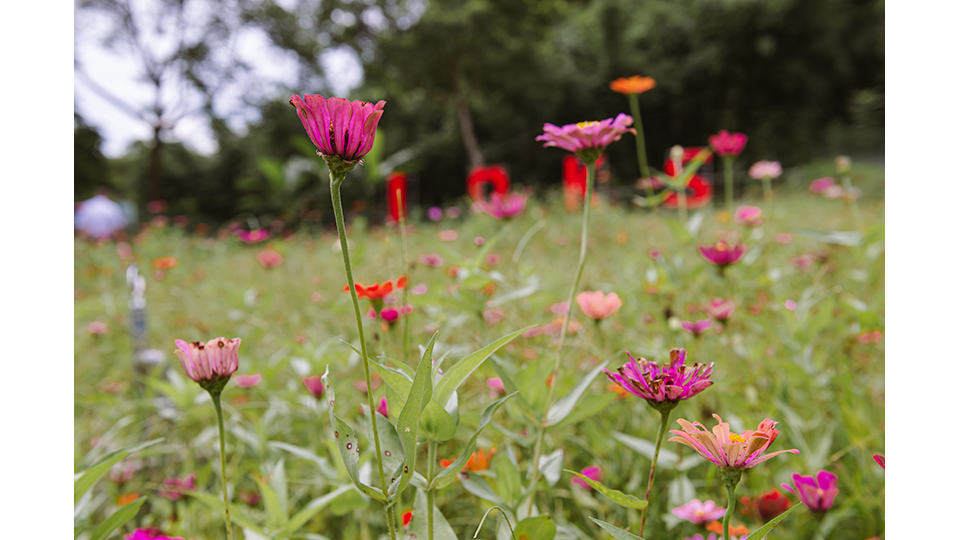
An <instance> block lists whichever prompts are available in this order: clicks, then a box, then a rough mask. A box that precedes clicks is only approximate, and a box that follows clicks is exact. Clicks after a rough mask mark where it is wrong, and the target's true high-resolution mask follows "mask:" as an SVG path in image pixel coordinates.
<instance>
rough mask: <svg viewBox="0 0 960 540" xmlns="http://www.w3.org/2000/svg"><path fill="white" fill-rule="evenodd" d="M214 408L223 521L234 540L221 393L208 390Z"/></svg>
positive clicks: (230, 539)
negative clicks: (218, 438) (221, 487)
mask: <svg viewBox="0 0 960 540" xmlns="http://www.w3.org/2000/svg"><path fill="white" fill-rule="evenodd" d="M208 392H210V399H212V400H213V406H214V407H215V408H216V409H217V427H218V428H219V430H220V479H221V480H223V519H224V520H226V522H227V523H226V524H227V539H228V540H232V539H233V527H232V526H231V525H230V497H228V496H227V453H226V444H225V442H224V437H225V433H224V431H223V410H221V409H220V392H217V391H215V390H208Z"/></svg>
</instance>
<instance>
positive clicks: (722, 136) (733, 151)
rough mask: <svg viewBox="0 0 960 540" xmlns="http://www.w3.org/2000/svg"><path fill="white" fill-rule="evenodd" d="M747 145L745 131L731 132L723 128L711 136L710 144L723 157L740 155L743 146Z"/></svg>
mask: <svg viewBox="0 0 960 540" xmlns="http://www.w3.org/2000/svg"><path fill="white" fill-rule="evenodd" d="M746 145H747V136H746V135H744V134H743V133H730V132H729V131H727V130H725V129H721V130H720V133H717V134H716V135H711V136H710V146H712V147H713V149H714V150H715V151H716V152H717V155H719V156H721V157H734V156H739V155H740V152H743V147H744V146H746Z"/></svg>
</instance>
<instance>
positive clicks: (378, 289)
mask: <svg viewBox="0 0 960 540" xmlns="http://www.w3.org/2000/svg"><path fill="white" fill-rule="evenodd" d="M353 285H354V287H356V289H357V298H360V299H363V298H366V299H368V300H370V301H371V302H374V303H376V302H378V301H380V302H382V301H383V298H384V297H385V296H387V295H388V294H390V293H392V292H393V289H394V282H393V281H392V280H387V281H384V282H383V283H382V284H381V283H380V282H379V281H377V282H376V283H374V284H373V285H364V284H362V283H357V282H354V284H353ZM406 286H407V276H400V277H399V278H397V282H396V288H397V289H403V288H404V287H406ZM343 292H350V286H349V285H344V286H343Z"/></svg>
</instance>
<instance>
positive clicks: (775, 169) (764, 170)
mask: <svg viewBox="0 0 960 540" xmlns="http://www.w3.org/2000/svg"><path fill="white" fill-rule="evenodd" d="M747 173H748V174H749V175H750V178H753V179H754V180H761V179H763V178H780V175H781V174H783V168H782V167H781V166H780V162H779V161H758V162H756V163H754V164H753V165H751V166H750V170H749V171H747Z"/></svg>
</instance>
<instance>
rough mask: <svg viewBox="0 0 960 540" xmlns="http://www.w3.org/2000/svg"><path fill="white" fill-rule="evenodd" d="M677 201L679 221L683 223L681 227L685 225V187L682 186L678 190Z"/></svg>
mask: <svg viewBox="0 0 960 540" xmlns="http://www.w3.org/2000/svg"><path fill="white" fill-rule="evenodd" d="M677 201H678V203H679V204H678V205H677V207H678V209H679V210H680V221H681V222H683V225H684V226H686V225H687V216H688V214H687V187H686V186H684V187H682V188H680V191H678V192H677Z"/></svg>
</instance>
